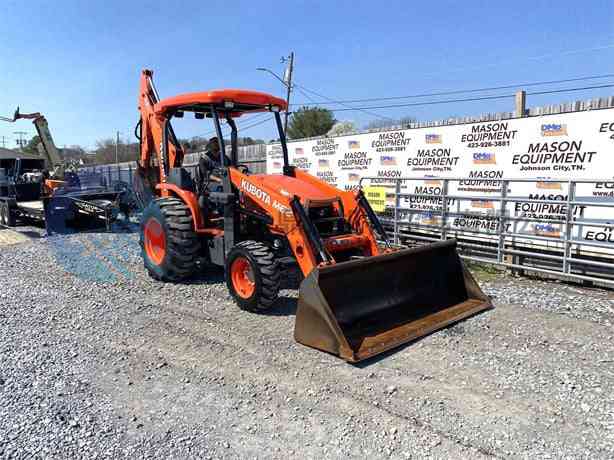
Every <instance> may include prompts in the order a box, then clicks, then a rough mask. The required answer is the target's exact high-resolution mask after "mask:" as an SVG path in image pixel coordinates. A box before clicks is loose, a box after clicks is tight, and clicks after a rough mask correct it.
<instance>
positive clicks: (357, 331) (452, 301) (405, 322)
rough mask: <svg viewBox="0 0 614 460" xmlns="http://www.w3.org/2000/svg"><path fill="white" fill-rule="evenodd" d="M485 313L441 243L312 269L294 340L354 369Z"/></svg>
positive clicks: (483, 301)
mask: <svg viewBox="0 0 614 460" xmlns="http://www.w3.org/2000/svg"><path fill="white" fill-rule="evenodd" d="M489 308H492V304H491V301H490V299H489V298H488V297H487V296H486V295H485V294H484V293H483V292H482V290H481V289H480V287H479V286H478V284H477V283H476V281H475V279H474V278H473V276H472V275H471V273H469V271H467V269H466V268H465V266H464V264H463V262H462V261H461V259H460V257H459V256H458V254H457V253H456V240H448V241H444V242H440V243H434V244H431V245H426V246H421V247H418V248H415V249H404V250H400V251H397V252H393V253H389V254H384V255H378V256H373V257H368V258H365V259H361V260H358V261H350V262H343V263H338V264H335V265H331V266H328V267H321V268H317V269H315V270H313V271H312V272H311V273H310V274H309V275H308V276H307V277H306V278H305V279H304V280H303V282H302V283H301V286H300V291H299V300H298V308H297V312H296V324H295V329H294V337H295V339H296V341H297V342H299V343H302V344H304V345H307V346H310V347H314V348H317V349H320V350H323V351H327V352H329V353H333V354H335V355H338V356H340V357H341V358H343V359H345V360H346V361H349V362H358V361H362V360H364V359H367V358H370V357H372V356H375V355H377V354H379V353H382V352H384V351H387V350H390V349H391V348H394V347H397V346H399V345H401V344H404V343H407V342H410V341H412V340H415V339H418V338H420V337H424V336H426V335H428V334H430V333H431V332H433V331H436V330H438V329H441V328H444V327H446V326H448V325H450V324H452V323H455V322H457V321H460V320H462V319H465V318H467V317H469V316H472V315H474V314H476V313H478V312H480V311H483V310H486V309H489Z"/></svg>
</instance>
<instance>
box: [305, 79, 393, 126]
mask: <svg viewBox="0 0 614 460" xmlns="http://www.w3.org/2000/svg"><path fill="white" fill-rule="evenodd" d="M294 86H296V87H300V88H303V89H304V90H305V91H309V92H310V93H312V94H315V95H316V96H319V97H321V98H322V99H327V100H329V101H333V99H331V98H329V97H327V96H324V95H323V94H320V93H318V92H316V91H313V90H311V89H309V88H307V87H305V86H303V85H299V84H297V83H295V84H294ZM336 103H337V104H340V105H342V106H344V107H347V110H350V109H351V110H358V111H359V112H363V113H366V114H367V115H371V116H372V117H377V118H380V119H382V120H392V118H390V117H385V116H383V115H380V114H379V113H375V112H369V111H368V110H365V109H357V108H354V107H352V106H350V105H347V104H346V103H344V102H336Z"/></svg>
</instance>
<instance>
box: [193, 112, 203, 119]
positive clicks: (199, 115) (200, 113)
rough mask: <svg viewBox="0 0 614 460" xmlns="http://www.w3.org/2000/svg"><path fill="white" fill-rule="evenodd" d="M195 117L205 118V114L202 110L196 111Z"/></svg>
mask: <svg viewBox="0 0 614 460" xmlns="http://www.w3.org/2000/svg"><path fill="white" fill-rule="evenodd" d="M194 118H196V119H197V120H202V119H204V118H205V114H204V113H202V112H194Z"/></svg>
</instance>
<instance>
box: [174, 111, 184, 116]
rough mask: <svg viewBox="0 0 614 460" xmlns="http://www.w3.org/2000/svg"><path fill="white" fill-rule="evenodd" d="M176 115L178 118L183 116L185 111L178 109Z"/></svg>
mask: <svg viewBox="0 0 614 460" xmlns="http://www.w3.org/2000/svg"><path fill="white" fill-rule="evenodd" d="M175 117H176V118H183V111H181V110H178V111H177V112H175Z"/></svg>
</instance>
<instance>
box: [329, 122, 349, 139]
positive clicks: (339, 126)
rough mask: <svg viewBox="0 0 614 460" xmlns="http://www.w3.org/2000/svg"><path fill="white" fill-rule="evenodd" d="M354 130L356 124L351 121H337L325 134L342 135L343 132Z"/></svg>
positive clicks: (347, 132)
mask: <svg viewBox="0 0 614 460" xmlns="http://www.w3.org/2000/svg"><path fill="white" fill-rule="evenodd" d="M355 131H356V126H355V125H354V122H353V121H338V122H337V123H335V124H334V125H333V127H332V128H331V129H330V131H329V132H328V133H326V135H327V136H343V135H344V134H350V133H353V132H355Z"/></svg>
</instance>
